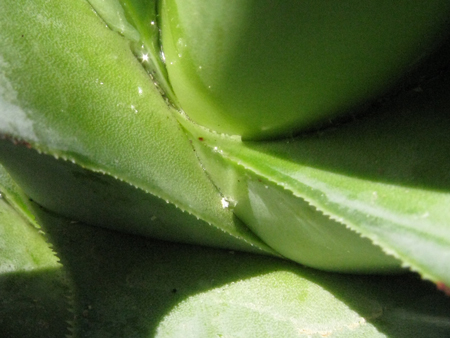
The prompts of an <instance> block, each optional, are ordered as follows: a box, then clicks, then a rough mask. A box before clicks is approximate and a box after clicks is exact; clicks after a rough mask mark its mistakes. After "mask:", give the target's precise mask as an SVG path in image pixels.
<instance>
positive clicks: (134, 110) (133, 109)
mask: <svg viewBox="0 0 450 338" xmlns="http://www.w3.org/2000/svg"><path fill="white" fill-rule="evenodd" d="M130 107H131V110H132V111H133V112H134V113H135V114H137V113H138V112H139V111H138V110H137V109H136V107H135V106H134V105H131V106H130Z"/></svg>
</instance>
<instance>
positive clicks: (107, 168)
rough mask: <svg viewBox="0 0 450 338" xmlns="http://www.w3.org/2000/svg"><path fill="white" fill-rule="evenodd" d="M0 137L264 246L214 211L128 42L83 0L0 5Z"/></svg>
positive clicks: (216, 196) (227, 214)
mask: <svg viewBox="0 0 450 338" xmlns="http://www.w3.org/2000/svg"><path fill="white" fill-rule="evenodd" d="M0 135H3V136H6V137H8V138H13V139H18V140H20V141H21V143H28V144H31V145H32V146H33V147H34V148H37V149H39V150H40V151H43V152H45V153H47V154H51V155H55V156H59V157H62V158H64V159H67V160H71V161H73V162H76V163H77V164H78V165H80V166H82V167H85V168H88V169H90V170H93V171H96V172H102V173H106V174H108V175H111V176H114V177H116V178H119V179H120V180H123V181H126V182H128V183H129V184H131V185H134V186H137V187H139V188H140V189H142V190H144V191H146V192H150V193H151V194H152V195H154V196H156V197H158V198H160V199H162V200H164V201H166V200H167V201H169V202H170V203H172V204H174V205H175V206H177V207H178V208H180V209H181V210H183V211H186V212H188V213H190V214H193V215H194V217H201V218H202V219H203V220H204V221H205V222H206V223H211V224H212V226H213V227H216V228H219V229H221V231H222V232H223V236H224V237H228V239H229V241H230V242H237V243H238V244H237V245H238V247H243V246H244V247H248V248H249V250H257V251H260V250H262V251H266V252H269V251H271V250H270V249H269V248H268V247H267V246H265V245H264V244H263V243H262V242H261V241H259V240H258V239H257V238H256V237H255V236H253V235H252V234H251V233H250V232H249V231H244V230H242V228H243V227H242V224H240V223H239V221H238V220H236V218H235V216H234V215H233V213H232V212H231V211H230V210H228V209H226V208H223V206H222V203H221V200H222V196H221V195H220V193H219V192H218V191H217V189H216V188H215V187H214V185H213V184H212V183H211V182H210V180H209V178H208V177H207V176H206V175H205V173H204V170H203V168H202V167H201V165H200V164H199V162H198V160H197V157H196V155H195V152H194V151H193V149H192V147H191V145H190V144H189V142H188V140H187V138H186V136H185V134H184V132H183V131H182V129H181V128H180V126H179V124H178V123H177V121H176V119H175V118H174V117H173V109H172V108H170V107H169V106H168V105H167V103H166V101H165V100H164V99H163V98H162V97H161V95H160V93H159V92H158V90H157V89H156V88H155V86H154V85H153V83H152V81H151V80H150V78H149V76H148V74H147V73H146V71H145V70H144V69H143V67H142V66H141V64H140V61H139V60H138V59H137V58H136V57H135V56H134V55H133V53H132V51H131V49H130V44H129V41H128V40H126V39H125V38H123V37H122V36H120V35H119V34H118V33H116V32H114V31H112V30H110V29H109V28H108V27H106V26H105V24H104V23H103V21H102V20H101V19H100V18H99V17H98V16H97V15H96V14H95V12H94V11H93V9H92V8H91V6H90V5H89V4H88V3H87V2H85V1H71V0H64V1H58V2H56V3H52V4H50V3H48V2H47V1H45V0H21V1H9V0H7V1H2V2H1V4H0ZM4 152H5V151H4ZM6 155H7V154H6ZM2 161H7V159H6V158H3V159H2ZM5 165H6V166H8V165H7V164H6V163H5ZM22 169H23V170H24V171H26V168H24V167H23V166H21V167H20V168H19V169H17V170H13V171H11V170H10V171H11V174H12V175H22V176H23V175H24V173H23V172H21V170H22ZM48 174H49V173H47V175H48ZM35 181H36V180H35ZM30 182H31V183H32V182H33V180H31V181H30ZM31 183H30V184H31ZM60 188H61V187H60ZM23 189H24V190H25V191H26V192H27V193H28V194H30V196H31V197H32V198H33V199H35V200H37V201H40V199H44V198H46V197H45V196H49V195H50V194H51V189H52V188H51V185H48V189H49V190H48V191H46V192H45V193H43V194H41V195H40V196H37V195H32V194H31V193H30V191H28V190H32V189H33V188H32V187H31V186H23ZM74 197H75V196H74ZM56 211H58V212H60V213H62V214H64V210H56ZM239 243H241V244H239ZM200 244H209V243H208V242H201V243H200Z"/></svg>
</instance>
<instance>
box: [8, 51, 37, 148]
mask: <svg viewBox="0 0 450 338" xmlns="http://www.w3.org/2000/svg"><path fill="white" fill-rule="evenodd" d="M8 67H9V64H8V63H7V62H6V61H4V59H3V58H2V56H1V55H0V133H2V134H10V135H13V136H20V137H24V136H26V138H27V140H29V141H36V140H37V137H36V134H35V133H34V129H33V122H32V121H31V120H30V119H29V118H28V116H27V113H26V112H25V111H24V110H23V109H22V108H20V107H19V106H18V105H17V104H16V102H17V92H16V91H15V90H14V88H13V86H12V85H11V82H10V81H9V80H8V78H7V76H6V70H7V69H8Z"/></svg>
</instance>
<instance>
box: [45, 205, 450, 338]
mask: <svg viewBox="0 0 450 338" xmlns="http://www.w3.org/2000/svg"><path fill="white" fill-rule="evenodd" d="M36 212H37V216H38V219H39V220H40V221H41V223H42V224H43V226H44V227H45V229H46V231H47V232H48V233H49V236H50V238H51V239H52V241H53V243H54V245H55V249H56V250H57V251H58V253H59V255H60V257H61V261H62V262H63V263H64V265H65V267H66V268H68V269H69V270H70V271H71V275H72V276H74V283H75V285H76V291H75V297H74V301H75V312H76V313H77V314H78V316H77V319H76V321H75V331H74V333H75V336H79V337H170V338H173V337H195V338H202V337H205V338H210V337H286V338H288V337H305V336H309V337H323V336H333V337H386V336H388V337H396V338H401V337H405V338H406V337H411V336H414V337H427V338H430V337H436V338H437V337H445V336H447V335H449V334H450V320H449V318H450V299H449V298H447V297H445V296H444V295H443V294H442V293H440V292H438V291H437V290H436V289H435V287H434V286H433V285H432V284H431V283H427V282H423V281H420V280H419V279H418V278H417V276H415V275H403V276H397V277H392V276H391V277H363V276H350V275H348V276H345V275H338V274H329V273H324V272H319V271H315V270H311V269H307V268H302V267H299V266H298V265H295V264H293V263H289V262H286V261H283V260H279V259H275V258H270V257H265V256H260V255H252V254H246V253H240V252H233V251H225V250H218V249H208V248H202V247H198V246H188V245H181V244H173V243H167V242H159V241H154V240H150V239H145V238H143V237H135V236H131V235H125V234H120V233H117V232H112V231H108V230H103V229H101V228H98V227H89V226H85V225H82V224H73V223H71V222H70V221H69V220H64V219H62V218H59V217H56V216H55V215H52V214H50V213H48V212H46V211H45V210H43V209H39V210H38V209H36Z"/></svg>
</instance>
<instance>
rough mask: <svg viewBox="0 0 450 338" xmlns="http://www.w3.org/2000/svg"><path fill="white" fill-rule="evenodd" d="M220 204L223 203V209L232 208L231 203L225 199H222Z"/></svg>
mask: <svg viewBox="0 0 450 338" xmlns="http://www.w3.org/2000/svg"><path fill="white" fill-rule="evenodd" d="M220 202H221V203H222V208H224V209H226V208H228V207H229V206H230V202H228V201H227V200H226V199H225V198H222V199H221V200H220Z"/></svg>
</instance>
